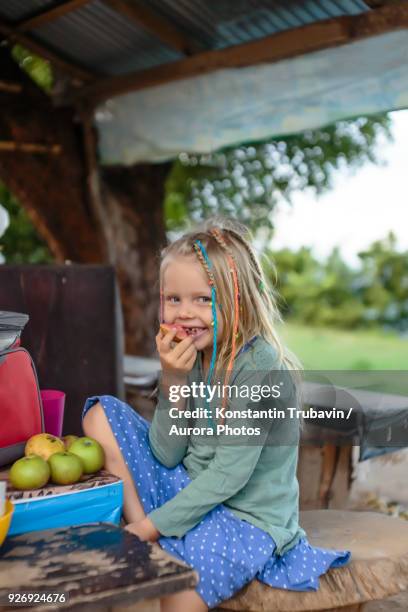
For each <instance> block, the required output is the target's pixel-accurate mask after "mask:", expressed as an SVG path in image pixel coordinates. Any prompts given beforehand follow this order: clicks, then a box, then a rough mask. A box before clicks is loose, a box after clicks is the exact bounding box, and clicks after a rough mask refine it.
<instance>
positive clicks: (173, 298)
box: [166, 295, 211, 302]
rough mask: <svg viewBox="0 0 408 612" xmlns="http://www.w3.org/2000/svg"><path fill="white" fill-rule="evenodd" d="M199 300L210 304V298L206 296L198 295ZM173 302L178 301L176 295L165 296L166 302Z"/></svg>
mask: <svg viewBox="0 0 408 612" xmlns="http://www.w3.org/2000/svg"><path fill="white" fill-rule="evenodd" d="M198 299H199V300H204V301H205V302H211V298H210V297H208V295H200V296H199V297H198ZM173 300H178V297H177V296H176V295H167V296H166V302H173Z"/></svg>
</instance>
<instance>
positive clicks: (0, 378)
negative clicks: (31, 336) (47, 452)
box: [0, 312, 44, 466]
mask: <svg viewBox="0 0 408 612" xmlns="http://www.w3.org/2000/svg"><path fill="white" fill-rule="evenodd" d="M27 320H28V316H27V315H19V314H18V313H9V312H0V342H1V341H2V344H1V343H0V346H1V347H2V348H0V466H4V465H7V464H8V463H12V462H13V461H15V460H16V459H19V458H20V457H22V456H23V455H24V446H25V443H26V442H27V440H28V439H29V438H30V437H31V436H33V435H35V434H38V433H42V432H43V431H44V417H43V410H42V403H41V396H40V389H39V385H38V378H37V373H36V371H35V366H34V363H33V360H32V359H31V356H30V354H29V353H28V352H27V351H26V350H25V349H24V348H21V347H20V346H19V345H20V334H21V331H22V329H23V327H24V325H25V323H26V322H27ZM18 328H19V329H18ZM7 334H8V335H7ZM13 334H14V336H13ZM10 343H11V346H10ZM6 346H7V348H6Z"/></svg>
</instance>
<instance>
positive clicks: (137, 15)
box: [102, 0, 198, 55]
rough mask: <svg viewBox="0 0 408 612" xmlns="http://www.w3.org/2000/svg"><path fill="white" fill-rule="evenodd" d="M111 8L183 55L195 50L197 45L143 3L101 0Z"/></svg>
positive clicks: (124, 0)
mask: <svg viewBox="0 0 408 612" xmlns="http://www.w3.org/2000/svg"><path fill="white" fill-rule="evenodd" d="M102 1H103V2H104V4H106V5H107V6H109V7H110V8H111V9H113V10H114V11H116V12H117V13H120V14H121V15H124V16H125V17H126V18H127V19H129V21H131V22H133V23H134V24H136V25H137V26H138V27H141V28H143V29H144V30H146V31H147V32H149V34H153V36H155V37H156V38H158V39H159V40H160V41H161V42H162V43H164V44H165V45H167V46H169V47H171V48H172V49H176V51H180V52H181V53H183V54H185V55H190V54H191V53H192V52H194V50H197V49H198V47H197V45H196V44H195V43H194V42H193V41H191V40H189V39H188V38H187V37H186V36H184V34H183V33H182V32H180V31H179V30H178V29H177V28H176V27H175V26H173V24H172V23H170V22H169V21H168V20H166V19H164V18H163V17H161V16H159V15H157V14H156V13H155V12H154V11H152V10H151V9H150V8H148V7H147V6H145V5H143V6H142V5H139V4H138V3H137V2H136V1H132V2H128V0H102Z"/></svg>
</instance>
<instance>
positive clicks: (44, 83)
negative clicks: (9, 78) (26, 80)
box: [12, 45, 53, 93]
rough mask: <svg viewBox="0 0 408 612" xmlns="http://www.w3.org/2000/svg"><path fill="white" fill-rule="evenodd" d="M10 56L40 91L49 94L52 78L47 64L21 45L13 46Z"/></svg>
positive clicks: (50, 69) (49, 66)
mask: <svg viewBox="0 0 408 612" xmlns="http://www.w3.org/2000/svg"><path fill="white" fill-rule="evenodd" d="M12 56H13V59H14V60H15V61H16V62H17V63H18V65H19V66H20V68H22V69H23V70H24V71H25V72H26V73H27V74H28V75H29V76H30V77H31V78H32V79H33V81H35V83H36V84H37V85H38V86H39V87H40V88H41V89H43V90H44V91H45V92H46V93H50V92H51V89H52V84H53V76H52V68H51V65H50V64H49V62H47V61H46V60H44V59H43V58H42V57H39V56H38V55H35V54H34V53H32V52H31V51H29V50H28V49H26V48H25V47H22V46H21V45H14V47H13V50H12Z"/></svg>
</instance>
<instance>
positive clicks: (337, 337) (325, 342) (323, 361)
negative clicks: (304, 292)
mask: <svg viewBox="0 0 408 612" xmlns="http://www.w3.org/2000/svg"><path fill="white" fill-rule="evenodd" d="M280 333H281V337H282V338H283V339H284V341H285V342H286V344H287V345H288V347H289V348H290V349H291V350H292V351H293V352H294V353H295V354H296V355H297V356H298V357H299V358H300V360H301V361H302V363H303V365H304V367H305V369H311V370H407V369H408V338H407V339H404V340H403V339H401V338H399V337H398V336H397V335H396V334H395V335H394V334H392V333H390V332H383V331H380V330H378V331H363V330H358V331H343V330H333V329H328V328H314V327H307V326H305V325H300V324H297V323H286V324H285V325H284V327H283V328H282V329H281V331H280Z"/></svg>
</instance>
